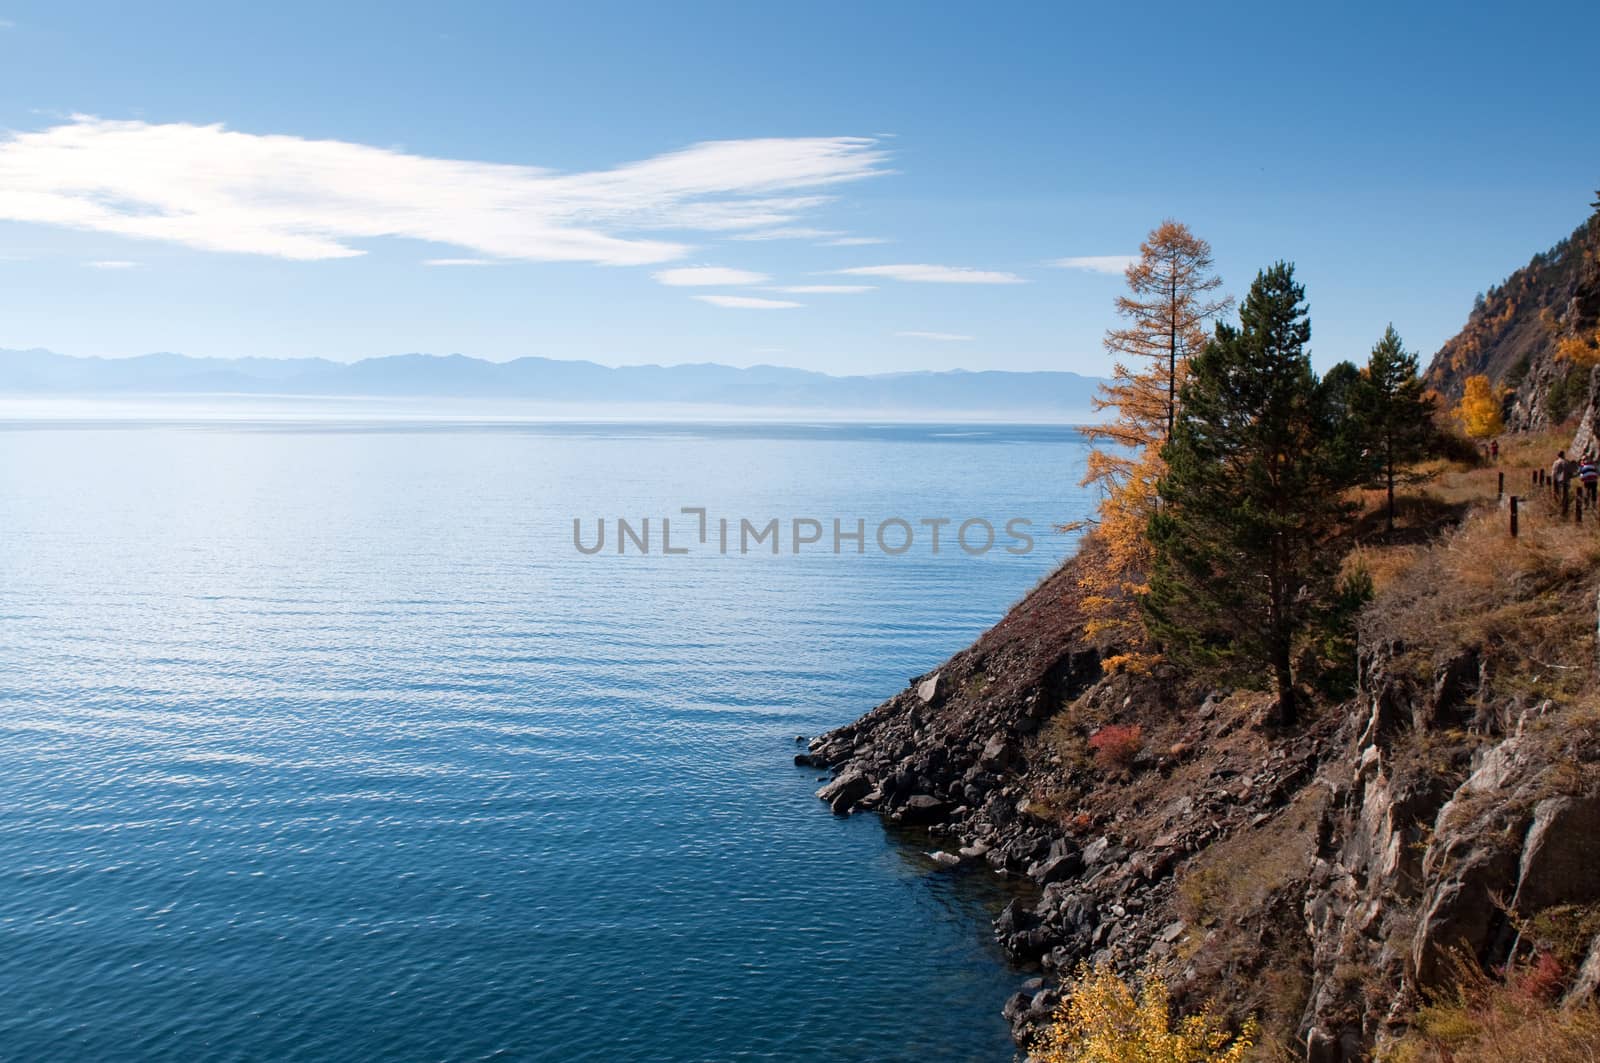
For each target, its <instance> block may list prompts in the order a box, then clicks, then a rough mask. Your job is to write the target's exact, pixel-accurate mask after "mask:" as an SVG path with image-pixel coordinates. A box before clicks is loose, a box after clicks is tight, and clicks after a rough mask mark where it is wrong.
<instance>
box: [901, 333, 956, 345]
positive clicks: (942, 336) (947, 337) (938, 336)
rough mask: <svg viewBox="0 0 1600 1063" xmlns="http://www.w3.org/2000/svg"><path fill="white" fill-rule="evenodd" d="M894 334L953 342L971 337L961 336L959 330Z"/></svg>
mask: <svg viewBox="0 0 1600 1063" xmlns="http://www.w3.org/2000/svg"><path fill="white" fill-rule="evenodd" d="M895 335H896V336H909V337H911V338H912V339H914V340H942V341H944V342H946V343H953V342H955V341H957V340H970V339H972V338H973V337H971V336H963V335H962V334H961V333H959V332H896V333H895Z"/></svg>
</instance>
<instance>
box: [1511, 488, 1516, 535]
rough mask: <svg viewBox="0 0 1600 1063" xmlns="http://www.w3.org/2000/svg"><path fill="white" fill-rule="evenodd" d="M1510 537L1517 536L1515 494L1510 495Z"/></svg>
mask: <svg viewBox="0 0 1600 1063" xmlns="http://www.w3.org/2000/svg"><path fill="white" fill-rule="evenodd" d="M1511 537H1512V538H1513V539H1515V538H1516V537H1517V496H1516V495H1512V496H1511Z"/></svg>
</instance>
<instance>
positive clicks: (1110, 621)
mask: <svg viewBox="0 0 1600 1063" xmlns="http://www.w3.org/2000/svg"><path fill="white" fill-rule="evenodd" d="M1211 270H1212V261H1211V245H1210V244H1208V243H1206V241H1204V240H1202V239H1200V238H1199V237H1197V236H1195V235H1194V234H1193V233H1191V232H1190V231H1189V229H1188V227H1187V226H1185V225H1183V224H1182V223H1180V222H1176V221H1172V220H1171V219H1168V220H1167V221H1164V222H1162V223H1161V224H1160V225H1159V226H1157V227H1156V229H1155V230H1154V231H1153V232H1151V233H1150V235H1149V236H1148V237H1147V238H1146V239H1145V241H1144V243H1143V244H1141V245H1140V247H1139V261H1137V262H1135V263H1134V264H1133V265H1132V266H1129V267H1128V272H1127V278H1128V294H1127V295H1123V296H1120V297H1118V299H1117V313H1118V314H1119V315H1121V316H1122V317H1123V318H1125V319H1127V322H1128V323H1127V325H1126V326H1124V327H1122V328H1117V329H1112V330H1110V331H1109V332H1107V333H1106V339H1105V346H1106V350H1107V351H1109V352H1111V354H1113V355H1114V356H1116V357H1117V362H1116V366H1115V368H1114V369H1113V370H1112V374H1111V380H1110V381H1109V382H1108V383H1106V384H1104V385H1102V386H1101V389H1100V394H1099V395H1098V396H1096V398H1095V409H1096V410H1097V411H1101V410H1114V411H1116V416H1115V418H1113V419H1112V420H1109V421H1107V422H1106V423H1104V424H1100V425H1095V426H1093V427H1090V428H1086V429H1085V430H1084V435H1086V436H1087V437H1088V439H1089V441H1090V442H1091V443H1095V444H1101V445H1099V446H1096V447H1095V449H1094V450H1092V451H1091V452H1090V454H1089V463H1088V469H1087V472H1086V474H1085V476H1084V479H1083V482H1084V483H1085V484H1099V485H1100V487H1101V489H1102V490H1103V491H1104V496H1103V498H1102V500H1101V503H1100V509H1099V514H1098V519H1097V520H1096V521H1095V522H1094V523H1095V524H1096V525H1097V526H1098V533H1099V535H1100V537H1101V539H1103V540H1104V542H1105V544H1106V564H1105V566H1104V567H1103V568H1100V569H1097V570H1095V571H1093V572H1089V573H1087V574H1086V575H1085V576H1084V577H1083V579H1081V580H1080V581H1079V587H1080V589H1081V590H1082V591H1083V593H1084V599H1083V609H1084V613H1085V615H1086V616H1087V617H1088V621H1087V634H1088V635H1089V637H1091V638H1093V639H1095V640H1097V641H1101V642H1103V643H1122V644H1125V645H1131V644H1138V643H1141V642H1142V641H1143V636H1144V630H1143V627H1142V625H1141V624H1140V623H1139V617H1138V610H1137V609H1136V608H1135V600H1136V599H1137V597H1138V596H1139V595H1141V594H1143V593H1145V591H1146V590H1147V589H1148V588H1147V587H1146V586H1145V582H1144V581H1145V573H1146V572H1148V570H1149V564H1150V558H1151V554H1150V546H1149V543H1148V542H1147V541H1146V539H1145V530H1146V528H1147V527H1148V525H1149V522H1150V513H1151V511H1152V508H1153V507H1154V505H1155V498H1156V490H1155V488H1156V482H1157V481H1158V480H1159V479H1160V478H1161V475H1162V473H1163V472H1164V471H1165V467H1164V466H1163V464H1162V462H1161V453H1160V451H1161V447H1162V445H1163V444H1164V443H1165V442H1166V441H1167V437H1168V436H1169V435H1170V433H1171V429H1172V421H1173V418H1174V416H1175V415H1176V410H1177V394H1178V390H1179V389H1180V388H1181V387H1182V386H1183V380H1184V374H1185V371H1186V370H1187V368H1188V363H1189V358H1190V356H1191V355H1193V354H1195V353H1197V352H1198V351H1199V349H1200V347H1201V346H1203V345H1204V343H1205V331H1204V325H1205V323H1206V322H1207V321H1208V320H1209V319H1211V318H1213V317H1215V316H1216V315H1218V314H1220V313H1222V312H1223V311H1225V310H1226V309H1227V308H1228V307H1229V306H1230V305H1232V300H1231V299H1217V298H1214V297H1213V296H1212V293H1213V292H1215V291H1216V290H1217V289H1218V288H1219V287H1221V285H1222V280H1221V278H1219V277H1217V276H1215V275H1213V274H1212V272H1211ZM1130 362H1131V363H1132V364H1133V366H1134V367H1133V368H1130V367H1129V363H1130ZM1105 444H1109V445H1108V446H1107V445H1105ZM1119 660H1124V658H1122V657H1119ZM1125 660H1126V663H1127V664H1128V665H1129V666H1130V667H1132V668H1133V669H1134V670H1138V669H1139V668H1140V667H1142V666H1143V665H1145V664H1147V663H1148V659H1146V658H1144V657H1142V656H1141V655H1139V654H1133V655H1129V656H1127V657H1126V659H1125Z"/></svg>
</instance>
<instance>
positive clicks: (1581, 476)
mask: <svg viewBox="0 0 1600 1063" xmlns="http://www.w3.org/2000/svg"><path fill="white" fill-rule="evenodd" d="M1578 482H1579V483H1581V484H1582V485H1583V493H1584V494H1586V495H1588V496H1589V508H1590V509H1593V508H1594V507H1595V504H1596V503H1595V494H1596V493H1597V492H1600V465H1596V464H1595V460H1594V453H1593V452H1590V453H1588V454H1585V455H1584V456H1583V461H1582V462H1580V463H1579V464H1578Z"/></svg>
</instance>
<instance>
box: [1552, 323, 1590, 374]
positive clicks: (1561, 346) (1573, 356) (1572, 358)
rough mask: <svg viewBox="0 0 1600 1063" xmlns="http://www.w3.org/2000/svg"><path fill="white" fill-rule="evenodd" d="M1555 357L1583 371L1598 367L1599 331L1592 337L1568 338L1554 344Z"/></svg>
mask: <svg viewBox="0 0 1600 1063" xmlns="http://www.w3.org/2000/svg"><path fill="white" fill-rule="evenodd" d="M1556 356H1557V357H1559V358H1563V359H1565V360H1567V361H1569V362H1571V363H1572V364H1574V365H1576V366H1579V367H1580V368H1583V369H1588V368H1590V367H1591V366H1596V365H1600V329H1597V330H1596V331H1595V333H1594V335H1593V336H1568V337H1566V338H1565V339H1563V340H1562V341H1561V342H1560V343H1558V344H1556Z"/></svg>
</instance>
